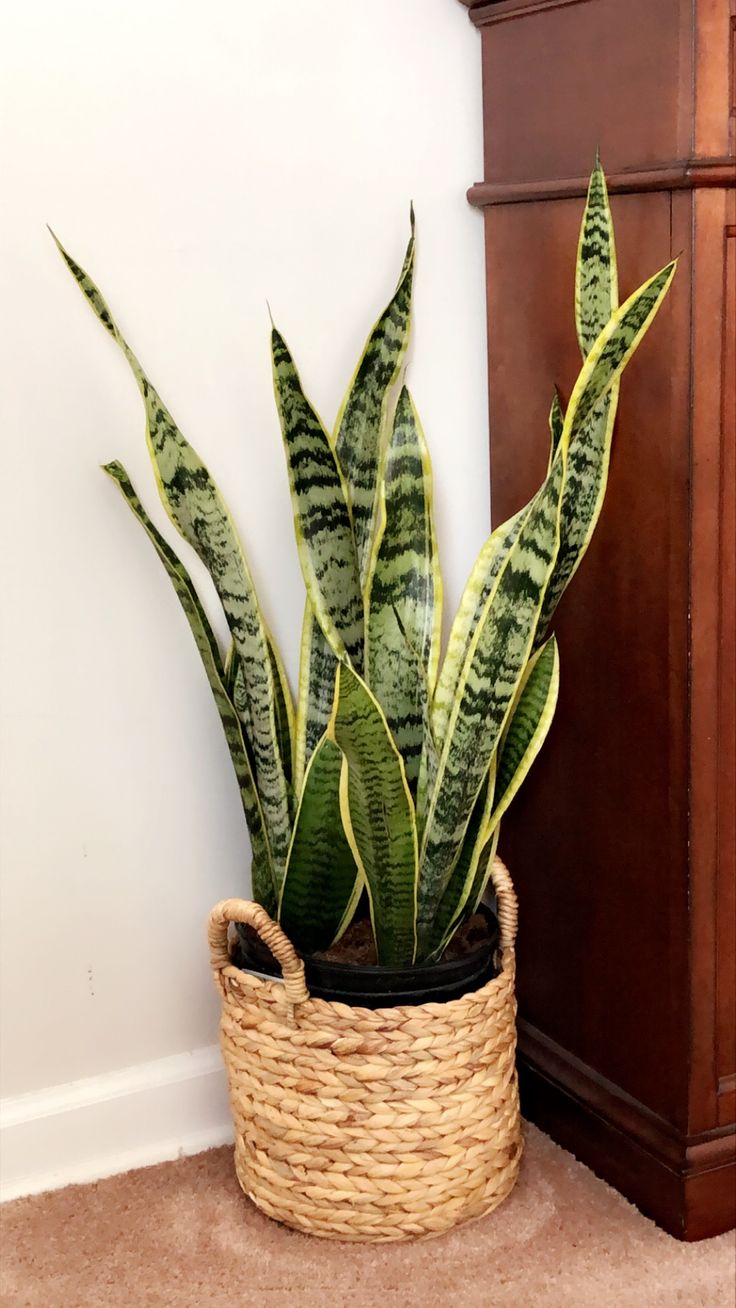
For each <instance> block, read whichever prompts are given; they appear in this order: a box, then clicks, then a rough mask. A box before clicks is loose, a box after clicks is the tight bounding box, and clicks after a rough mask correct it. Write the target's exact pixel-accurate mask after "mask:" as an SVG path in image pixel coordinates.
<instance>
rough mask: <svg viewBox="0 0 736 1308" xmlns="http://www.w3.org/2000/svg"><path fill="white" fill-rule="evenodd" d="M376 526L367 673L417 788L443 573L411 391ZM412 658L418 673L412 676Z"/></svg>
mask: <svg viewBox="0 0 736 1308" xmlns="http://www.w3.org/2000/svg"><path fill="white" fill-rule="evenodd" d="M381 500H382V512H381V516H380V526H379V530H378V533H377V536H376V543H375V547H374V553H373V558H372V563H371V568H370V572H369V578H368V582H367V594H368V600H367V615H368V616H367V631H366V676H367V679H368V680H369V682H370V686H371V689H372V690H373V693H374V694H375V696H376V698H377V700H378V702H379V703H380V705H381V708H382V709H383V711H384V713H385V715H386V721H387V722H388V725H389V727H390V728H391V732H392V734H393V737H394V740H395V741H396V744H397V745H398V747H399V752H400V754H401V757H402V758H403V760H404V767H405V768H406V777H407V781H408V782H409V787H410V789H412V791H413V790H415V789H416V784H417V778H418V775H419V766H420V760H421V756H422V748H423V743H424V714H425V710H426V701H427V690H428V687H430V688H431V687H433V686H434V682H435V680H436V676H437V663H438V660H439V645H440V627H441V621H442V578H441V575H440V569H439V560H438V557H437V542H436V534H435V527H434V514H433V508H432V470H431V464H430V461H429V454H428V451H427V446H426V442H425V440H424V434H423V432H422V429H421V425H420V422H419V418H418V415H417V413H416V410H415V408H414V405H413V403H412V400H411V397H410V395H409V392H408V390H407V389H406V387H404V388H403V389H402V391H401V395H400V396H399V401H398V404H397V406H396V414H395V417H394V424H393V432H392V436H391V442H390V444H389V448H388V451H387V454H386V460H385V465H384V474H383V479H382V495H381ZM417 662H418V664H419V671H420V672H421V676H417V671H418V669H417Z"/></svg>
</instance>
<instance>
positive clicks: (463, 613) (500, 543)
mask: <svg viewBox="0 0 736 1308" xmlns="http://www.w3.org/2000/svg"><path fill="white" fill-rule="evenodd" d="M532 503H533V501H531V500H530V502H529V504H527V505H526V506H525V508H523V509H521V510H520V511H519V512H518V513H515V514H514V516H513V518H509V520H508V522H503V523H502V524H501V526H500V527H496V528H495V530H494V531H493V532H491V535H490V536H489V537H488V540H487V541H486V542H485V544H484V545H483V547H482V549H481V551H480V553H479V555H478V557H477V559H476V560H475V563H474V564H473V570H472V572H471V574H470V576H469V578H468V580H467V583H466V585H465V590H464V591H463V594H462V599H461V600H460V605H459V607H458V610H457V613H456V614H455V618H454V621H453V624H452V629H451V631H450V639H449V641H448V642H447V650H446V651H445V657H444V659H443V661H442V670H441V672H440V675H439V680H438V682H437V688H436V690H435V693H434V700H433V704H432V729H433V732H434V738H435V741H436V742H437V746H438V748H441V746H442V744H443V743H444V740H445V735H446V733H447V724H448V722H449V719H450V714H451V712H452V708H453V705H454V703H455V698H456V695H457V688H458V682H459V679H460V673H461V671H462V667H463V664H464V663H465V659H466V657H467V653H468V648H469V646H470V642H471V639H472V637H473V632H474V631H475V630H476V628H477V626H478V623H479V622H480V618H481V615H482V613H483V610H484V609H485V606H486V603H487V601H488V596H489V595H490V594H491V591H492V590H493V588H494V586H495V584H496V580H497V578H498V574H499V572H500V571H501V568H502V567H503V564H504V562H505V561H506V559H507V557H508V553H509V550H510V549H511V547H512V546H513V544H514V541H515V540H516V538H517V536H518V534H519V532H520V531H521V526H522V523H523V521H524V518H525V515H526V514H527V513H528V512H529V510H530V508H531V506H532Z"/></svg>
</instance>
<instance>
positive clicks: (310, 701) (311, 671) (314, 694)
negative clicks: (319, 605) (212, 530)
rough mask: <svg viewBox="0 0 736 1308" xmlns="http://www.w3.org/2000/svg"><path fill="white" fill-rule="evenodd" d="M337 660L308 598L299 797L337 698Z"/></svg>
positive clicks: (301, 683)
mask: <svg viewBox="0 0 736 1308" xmlns="http://www.w3.org/2000/svg"><path fill="white" fill-rule="evenodd" d="M336 676H337V659H336V658H335V655H334V654H333V652H332V650H331V649H330V646H329V645H328V643H327V638H326V636H325V634H324V632H323V631H322V628H321V627H320V625H319V623H318V622H316V621H315V618H314V614H313V612H312V606H311V604H310V602H309V599H307V602H306V605H305V608H304V620H303V622H302V642H301V653H300V657H299V698H298V700H297V707H296V752H295V762H294V786H295V789H296V792H297V794H299V792H300V790H301V786H302V782H303V780H304V772H305V769H306V766H307V764H308V762H309V760H310V758H311V757H312V754H313V753H314V750H315V749H316V748H317V745H318V744H319V742H320V740H321V739H322V737H323V735H324V733H325V731H326V730H327V723H328V722H329V719H330V714H331V712H332V702H333V700H334V698H335V677H336Z"/></svg>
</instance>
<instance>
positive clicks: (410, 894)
mask: <svg viewBox="0 0 736 1308" xmlns="http://www.w3.org/2000/svg"><path fill="white" fill-rule="evenodd" d="M335 703H336V711H335V716H334V720H333V724H332V727H331V733H334V738H335V741H336V743H337V744H338V745H339V746H340V749H341V750H342V753H343V755H344V757H345V760H346V762H347V768H346V769H345V770H344V771H343V775H342V780H341V787H340V802H341V811H342V818H343V825H344V827H345V832H346V835H347V837H348V840H349V842H350V846H351V848H352V851H353V854H354V856H355V860H356V862H357V863H358V866H359V867H360V869H361V872H362V874H363V878H364V880H365V884H366V887H367V890H368V898H369V901H370V910H371V921H372V924H373V934H374V936H375V940H376V951H377V954H378V961H379V963H382V964H397V965H403V964H410V963H412V962H413V961H414V955H415V950H416V932H415V916H416V893H417V835H416V827H415V824H414V809H413V805H412V802H411V795H410V794H409V787H408V786H407V783H406V774H405V772H404V765H403V763H402V761H401V755H400V754H399V752H398V750H397V748H396V746H395V744H394V742H393V739H392V736H391V732H390V731H389V728H388V724H387V722H386V719H385V717H384V716H383V713H382V712H381V707H380V705H379V703H378V701H377V700H376V699H375V697H374V696H373V695H372V694H371V692H370V690H369V689H368V687H367V686H366V684H365V682H364V681H362V680H361V679H360V677H358V676H356V675H355V673H354V672H352V671H351V669H350V668H349V667H348V666H347V665H346V664H344V663H343V664H340V666H339V668H338V678H337V692H336V700H335Z"/></svg>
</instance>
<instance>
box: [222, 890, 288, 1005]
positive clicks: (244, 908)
mask: <svg viewBox="0 0 736 1308" xmlns="http://www.w3.org/2000/svg"><path fill="white" fill-rule="evenodd" d="M231 922H240V923H242V924H243V925H244V926H250V927H253V929H254V931H257V932H258V934H259V936H260V937H261V940H262V941H263V943H264V945H267V946H268V948H269V949H270V950H271V953H272V954H273V956H274V958H275V959H276V960H277V962H278V963H280V964H281V971H282V972H283V975H284V988H285V991H286V1002H287V1005H288V1007H289V1011H290V1013H291V1014H293V1011H294V1006H295V1005H296V1004H302V1003H303V1002H304V1000H305V999H309V991H308V990H307V985H306V982H305V980H304V964H303V962H302V960H301V958H300V957H299V955H298V954H297V952H296V950H295V949H294V946H293V945H292V943H291V941H290V940H289V939H288V938H287V936H285V935H284V933H283V931H282V930H281V927H280V926H279V925H278V923H276V922H274V921H272V919H271V918H270V917H269V916H268V913H267V912H266V910H265V908H262V907H261V905H260V904H254V903H253V902H252V900H249V899H223V900H221V901H220V903H219V904H215V907H214V908H213V910H212V912H211V913H210V917H209V922H208V924H207V937H208V940H209V945H210V962H211V964H212V967H213V969H214V971H215V972H221V971H222V969H223V967H228V966H229V964H230V951H229V948H228V940H227V929H228V927H229V925H230V923H231Z"/></svg>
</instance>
